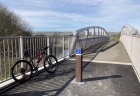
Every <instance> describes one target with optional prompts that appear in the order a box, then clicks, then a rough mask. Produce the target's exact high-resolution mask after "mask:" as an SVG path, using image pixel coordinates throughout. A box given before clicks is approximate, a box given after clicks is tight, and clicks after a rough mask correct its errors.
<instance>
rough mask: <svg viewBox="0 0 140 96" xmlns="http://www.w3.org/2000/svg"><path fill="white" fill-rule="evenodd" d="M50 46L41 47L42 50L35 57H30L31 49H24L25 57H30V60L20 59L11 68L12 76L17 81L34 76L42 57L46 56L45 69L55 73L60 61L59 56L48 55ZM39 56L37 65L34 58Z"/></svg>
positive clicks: (23, 80)
mask: <svg viewBox="0 0 140 96" xmlns="http://www.w3.org/2000/svg"><path fill="white" fill-rule="evenodd" d="M47 49H48V47H44V48H41V49H39V50H42V51H41V52H40V53H39V54H37V55H36V56H34V57H33V58H31V57H30V50H24V52H23V53H24V55H23V57H24V58H28V57H29V59H30V60H29V61H28V60H18V61H17V62H16V63H15V64H14V65H13V66H12V68H11V76H12V78H13V79H14V80H15V81H17V82H25V81H27V80H29V79H30V78H31V77H32V74H33V72H37V71H38V66H39V63H40V61H41V60H42V58H43V57H44V56H45V59H44V64H43V65H44V69H45V70H46V71H47V72H48V73H51V74H53V73H55V71H56V70H57V68H58V61H57V58H56V57H55V56H53V55H48V54H47V51H46V50H47ZM35 58H37V60H36V63H37V64H36V65H35V64H34V63H33V60H34V59H35Z"/></svg>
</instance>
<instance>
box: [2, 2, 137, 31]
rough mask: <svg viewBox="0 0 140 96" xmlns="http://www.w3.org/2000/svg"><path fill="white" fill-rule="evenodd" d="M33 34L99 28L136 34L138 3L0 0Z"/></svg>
mask: <svg viewBox="0 0 140 96" xmlns="http://www.w3.org/2000/svg"><path fill="white" fill-rule="evenodd" d="M0 2H1V3H3V4H4V5H5V6H7V7H8V9H9V10H11V11H13V12H14V13H15V14H17V15H19V16H20V17H21V18H22V19H24V20H26V21H27V22H28V23H29V24H30V26H31V27H32V28H33V31H34V32H37V31H64V32H65V31H67V32H72V31H75V30H78V29H81V28H84V27H88V26H101V27H103V28H104V29H105V30H106V31H107V32H120V31H121V29H122V27H123V26H124V25H127V24H129V25H131V26H132V27H133V28H135V29H137V30H138V31H140V0H0Z"/></svg>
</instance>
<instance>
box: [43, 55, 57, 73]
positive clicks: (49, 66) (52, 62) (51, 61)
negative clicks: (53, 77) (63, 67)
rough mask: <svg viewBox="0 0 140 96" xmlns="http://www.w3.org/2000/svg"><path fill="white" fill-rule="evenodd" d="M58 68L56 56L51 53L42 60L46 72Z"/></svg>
mask: <svg viewBox="0 0 140 96" xmlns="http://www.w3.org/2000/svg"><path fill="white" fill-rule="evenodd" d="M57 68H58V61H57V58H56V57H55V56H53V55H49V56H47V57H46V58H45V60H44V69H45V70H46V71H47V72H48V73H54V72H55V71H56V70H57Z"/></svg>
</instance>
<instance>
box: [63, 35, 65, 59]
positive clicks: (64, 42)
mask: <svg viewBox="0 0 140 96" xmlns="http://www.w3.org/2000/svg"><path fill="white" fill-rule="evenodd" d="M63 58H64V59H65V36H63Z"/></svg>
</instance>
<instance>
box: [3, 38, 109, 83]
mask: <svg viewBox="0 0 140 96" xmlns="http://www.w3.org/2000/svg"><path fill="white" fill-rule="evenodd" d="M73 38H76V37H72V36H70V37H68V36H65V37H22V36H20V37H0V82H3V81H5V80H8V79H11V76H10V69H11V67H12V65H13V64H14V63H15V62H16V61H17V60H18V59H22V58H23V50H25V49H30V56H31V57H32V56H35V55H36V54H37V53H38V52H39V51H38V50H37V49H38V48H42V47H44V46H50V47H49V49H48V54H52V55H54V56H56V57H57V59H62V58H66V57H68V56H70V55H71V54H75V51H74V50H75V48H76V46H77V44H78V43H79V44H80V45H82V48H84V49H86V48H88V47H90V46H93V45H95V44H97V43H100V42H103V41H106V40H107V37H103V36H100V37H95V36H89V37H88V38H85V36H79V38H78V39H77V41H75V42H77V43H74V44H75V46H74V47H73V48H72V49H73V51H71V50H72V49H71V47H70V46H72V45H74V44H72V39H73ZM85 43H86V44H85ZM84 44H85V45H84ZM42 64H43V59H42ZM42 64H41V65H40V66H42Z"/></svg>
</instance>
